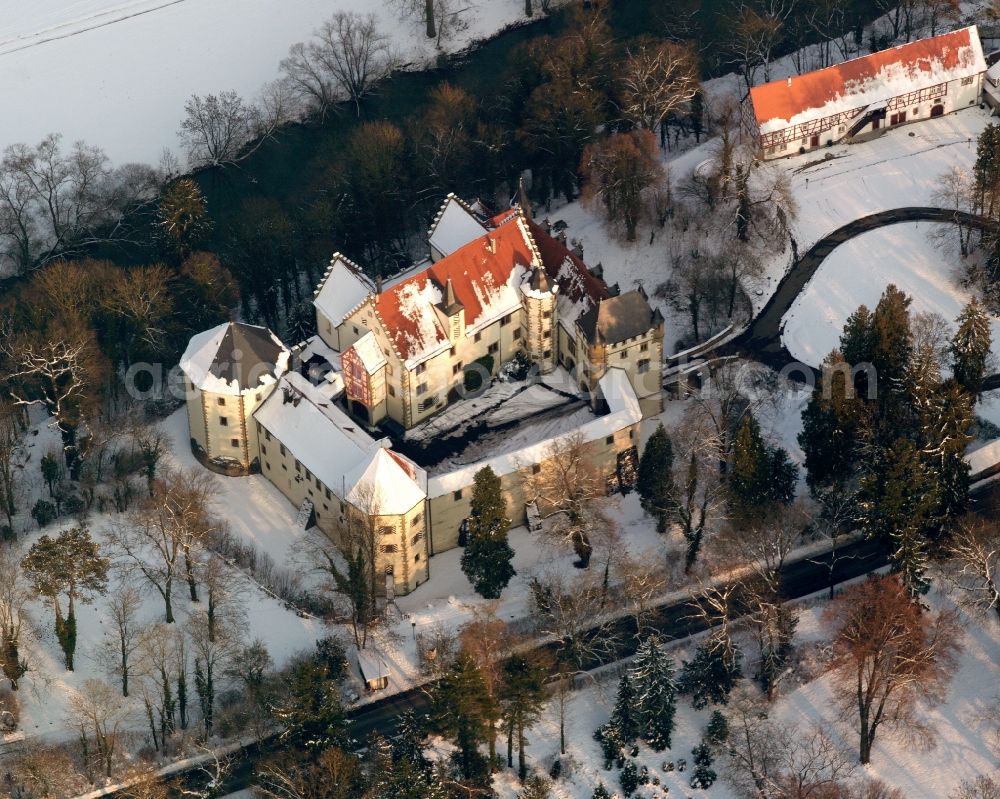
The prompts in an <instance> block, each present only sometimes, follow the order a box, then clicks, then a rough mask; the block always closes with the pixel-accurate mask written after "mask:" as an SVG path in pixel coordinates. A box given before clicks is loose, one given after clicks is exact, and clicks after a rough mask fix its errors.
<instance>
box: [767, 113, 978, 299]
mask: <svg viewBox="0 0 1000 799" xmlns="http://www.w3.org/2000/svg"><path fill="white" fill-rule="evenodd" d="M989 122H990V117H989V114H988V112H986V111H982V110H980V109H979V108H978V107H973V108H968V109H966V110H963V111H959V112H957V113H955V114H949V115H948V116H944V117H939V118H938V119H930V120H924V121H921V122H914V123H913V124H910V125H903V126H901V127H899V128H896V129H894V130H889V131H886V133H885V134H884V135H882V136H881V137H879V138H877V139H874V140H872V141H867V142H861V143H858V144H850V145H847V144H845V145H837V146H834V147H830V148H828V149H826V150H823V151H822V152H817V153H807V154H806V155H798V156H794V157H792V158H787V159H782V160H780V161H775V162H772V164H771V165H769V166H768V167H767V168H769V169H771V168H774V169H783V170H784V171H785V172H786V173H787V175H788V178H789V180H790V182H791V188H792V191H793V193H794V197H795V203H796V206H797V210H798V214H797V216H796V217H795V220H794V223H793V234H794V236H795V239H796V242H797V244H798V249H799V252H800V253H803V252H805V251H806V250H807V249H808V248H809V247H811V246H812V245H813V244H815V243H816V242H817V241H819V239H821V238H823V236H825V235H827V234H829V233H831V232H833V231H834V230H836V229H837V228H839V227H841V226H843V225H845V224H847V223H848V222H852V221H854V220H855V219H859V218H861V217H863V216H868V215H869V214H874V213H877V212H879V211H886V210H890V209H892V208H902V207H904V206H934V205H938V204H939V202H938V201H937V200H936V199H935V195H936V193H937V192H938V191H939V190H940V189H941V180H940V178H941V176H942V175H943V174H944V173H945V172H948V171H949V170H951V169H952V168H953V167H958V168H960V169H963V170H966V171H969V170H971V167H972V165H973V163H974V162H975V158H976V139H977V137H978V136H979V134H980V133H981V132H982V130H983V128H985V127H986V125H987V124H989ZM827 156H832V157H830V158H827ZM824 159H826V160H824ZM790 257H791V256H790V254H789V253H786V254H784V255H783V256H781V257H778V258H775V259H772V261H771V262H770V264H769V268H768V273H767V274H768V276H769V277H771V278H772V280H771V281H770V282H771V284H772V286H773V285H774V283H775V281H776V280H778V279H779V278H780V277H781V276H782V275H783V274H784V271H785V269H786V268H787V267H788V263H789V258H790ZM870 262H871V263H872V266H876V264H874V263H873V262H872V259H868V258H866V259H864V261H863V263H865V264H868V263H870ZM767 299H768V292H766V291H765V293H764V295H763V296H761V297H758V298H755V302H756V303H757V304H758V306H759V305H762V304H763V303H764V302H766V300H767Z"/></svg>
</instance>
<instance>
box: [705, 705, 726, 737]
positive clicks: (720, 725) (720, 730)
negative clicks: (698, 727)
mask: <svg viewBox="0 0 1000 799" xmlns="http://www.w3.org/2000/svg"><path fill="white" fill-rule="evenodd" d="M728 739H729V722H728V721H727V720H726V717H725V715H724V714H723V713H722V711H721V710H713V711H712V716H711V718H709V720H708V727H706V728H705V740H706V741H708V742H709V743H710V744H714V745H715V746H721V745H722V744H724V743H725V742H726V741H727V740H728Z"/></svg>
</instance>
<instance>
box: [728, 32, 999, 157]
mask: <svg viewBox="0 0 1000 799" xmlns="http://www.w3.org/2000/svg"><path fill="white" fill-rule="evenodd" d="M985 72H986V60H985V58H984V57H983V47H982V44H981V43H980V40H979V32H978V29H977V28H976V26H975V25H973V26H971V27H968V28H962V29H960V30H956V31H951V32H950V33H942V34H941V35H939V36H932V37H930V38H927V39H920V40H917V41H914V42H909V43H907V44H903V45H900V46H899V47H892V48H889V49H888V50H883V51H881V52H878V53H872V54H870V55H866V56H861V57H860V58H855V59H852V60H850V61H845V62H843V63H841V64H835V65H833V66H830V67H826V68H825V69H819V70H816V71H814V72H807V73H805V74H803V75H797V76H792V77H789V78H784V79H782V80H775V81H771V82H770V83H765V84H763V85H761V86H754V87H753V88H752V89H751V90H750V93H749V94H748V95H747V97H746V98H745V99H744V101H743V106H742V119H743V127H744V130H745V131H746V132H747V133H748V134H749V135H750V136H751V137H752V138H753V140H754V141H756V143H757V145H758V148H759V150H760V155H761V156H762V157H763V158H765V159H768V158H780V157H782V156H786V155H795V154H797V153H805V152H807V151H809V150H815V149H817V148H819V147H828V146H830V145H832V144H836V143H839V142H851V141H857V140H863V139H866V138H869V137H871V136H873V135H879V134H880V133H881V132H883V131H885V130H886V129H888V128H892V127H895V126H897V125H902V124H905V123H908V122H915V121H919V120H923V119H932V118H934V117H939V116H942V115H944V114H948V113H951V112H952V111H959V110H961V109H963V108H968V107H969V106H970V105H975V104H976V103H978V102H979V101H980V98H981V97H982V95H983V76H984V73H985Z"/></svg>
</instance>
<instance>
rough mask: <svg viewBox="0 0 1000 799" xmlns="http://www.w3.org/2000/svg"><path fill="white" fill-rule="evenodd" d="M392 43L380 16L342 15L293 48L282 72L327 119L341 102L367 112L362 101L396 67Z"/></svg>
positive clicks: (300, 93)
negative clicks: (379, 20)
mask: <svg viewBox="0 0 1000 799" xmlns="http://www.w3.org/2000/svg"><path fill="white" fill-rule="evenodd" d="M394 65H395V59H394V58H393V56H392V54H391V52H390V49H389V39H388V37H386V36H385V35H383V34H382V33H381V32H380V31H379V28H378V20H377V18H376V17H375V15H374V14H356V13H353V12H346V11H339V12H337V13H336V14H334V15H333V16H332V17H331V18H330V19H329V20H327V21H326V22H324V23H323V25H322V26H320V28H319V29H318V30H317V31H315V32H314V33H313V38H312V40H310V41H309V42H306V43H301V42H300V43H298V44H295V45H293V46H292V48H291V50H290V51H289V54H288V57H287V58H286V59H285V60H284V61H282V62H281V70H282V72H283V73H284V75H285V79H286V81H287V82H288V85H289V86H290V87H291V90H292V91H293V93H294V94H295V95H296V96H298V97H299V98H300V99H301V100H302V101H304V102H305V103H306V104H307V105H308V106H310V107H311V109H312V110H314V111H316V112H317V113H319V115H320V119H321V120H325V119H326V114H327V112H328V111H329V109H330V107H331V106H332V105H333V104H334V103H336V102H337V101H338V100H343V99H347V100H350V101H351V102H352V103H354V105H355V108H356V109H357V112H358V114H359V115H360V114H361V98H362V97H364V96H365V95H366V94H368V93H369V92H370V91H371V90H372V88H373V87H374V86H375V85H376V84H377V83H379V82H380V81H381V80H382V79H383V78H385V77H386V76H387V75H388V74H389V73H390V72H391V71H392V69H393V67H394Z"/></svg>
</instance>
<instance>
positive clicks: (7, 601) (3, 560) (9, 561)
mask: <svg viewBox="0 0 1000 799" xmlns="http://www.w3.org/2000/svg"><path fill="white" fill-rule="evenodd" d="M18 561H19V557H18V553H17V552H16V551H15V550H14V549H13V548H11V547H5V548H4V549H2V550H0V665H2V667H3V673H4V676H5V677H6V678H7V679H8V680H10V687H11V690H12V691H16V690H17V687H18V680H20V679H21V677H23V676H24V674H25V673H26V672H27V670H28V663H27V661H26V660H25V659H24V658H23V657H22V656H21V650H20V647H21V629H22V627H23V626H24V622H25V614H24V608H25V605H27V604H28V602H29V601H31V599H32V598H33V594H32V592H31V590H30V589H29V587H28V584H27V581H26V580H25V578H24V576H23V575H22V574H21V570H20V568H19V567H18Z"/></svg>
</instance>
